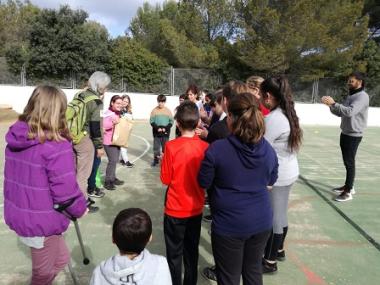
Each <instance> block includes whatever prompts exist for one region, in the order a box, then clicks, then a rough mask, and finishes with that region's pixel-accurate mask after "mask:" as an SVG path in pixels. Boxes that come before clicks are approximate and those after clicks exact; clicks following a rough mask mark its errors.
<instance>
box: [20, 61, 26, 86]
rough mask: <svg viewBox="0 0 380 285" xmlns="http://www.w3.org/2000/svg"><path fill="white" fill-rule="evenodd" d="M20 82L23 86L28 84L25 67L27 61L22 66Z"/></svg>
mask: <svg viewBox="0 0 380 285" xmlns="http://www.w3.org/2000/svg"><path fill="white" fill-rule="evenodd" d="M20 84H21V86H26V68H25V63H24V64H23V65H22V67H21V73H20Z"/></svg>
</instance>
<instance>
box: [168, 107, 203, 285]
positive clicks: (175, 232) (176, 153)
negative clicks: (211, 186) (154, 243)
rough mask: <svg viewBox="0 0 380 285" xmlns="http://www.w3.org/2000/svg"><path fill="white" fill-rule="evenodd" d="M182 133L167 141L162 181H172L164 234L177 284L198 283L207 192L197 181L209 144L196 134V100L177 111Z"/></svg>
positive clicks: (173, 276) (173, 275) (197, 117)
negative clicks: (202, 225)
mask: <svg viewBox="0 0 380 285" xmlns="http://www.w3.org/2000/svg"><path fill="white" fill-rule="evenodd" d="M175 119H176V121H177V126H178V127H179V129H180V131H181V137H179V138H177V139H174V140H172V141H170V142H168V143H167V144H166V147H165V155H164V158H163V160H162V165H161V181H162V183H163V184H165V185H168V189H167V193H166V202H165V216H164V236H165V244H166V257H167V259H168V263H169V268H170V273H171V275H172V281H173V284H174V285H180V284H182V283H181V269H182V268H181V267H182V256H183V259H184V268H185V274H184V284H189V285H191V284H194V285H195V284H196V283H197V273H198V268H197V267H198V244H199V237H200V231H201V220H202V211H203V205H204V200H205V192H204V189H202V188H201V187H200V186H199V185H198V182H197V175H198V171H199V167H200V163H201V161H202V159H203V156H204V153H205V150H206V149H207V147H208V144H207V143H206V142H204V141H202V140H201V139H200V138H199V137H198V136H197V135H195V128H196V127H197V125H198V123H199V121H200V117H199V111H198V107H197V106H196V105H195V103H193V102H190V101H186V102H184V103H182V104H181V105H180V106H179V107H178V108H177V113H176V115H175Z"/></svg>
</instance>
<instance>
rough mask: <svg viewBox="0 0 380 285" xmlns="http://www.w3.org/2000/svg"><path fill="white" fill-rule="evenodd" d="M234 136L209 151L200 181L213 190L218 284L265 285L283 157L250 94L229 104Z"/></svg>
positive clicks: (212, 204)
mask: <svg viewBox="0 0 380 285" xmlns="http://www.w3.org/2000/svg"><path fill="white" fill-rule="evenodd" d="M227 124H228V128H229V129H230V131H231V135H230V136H228V137H227V138H224V139H220V140H217V141H215V142H214V143H212V144H211V145H210V147H209V148H208V150H207V151H206V155H205V158H204V160H203V162H202V164H201V169H200V172H199V175H198V181H199V184H200V185H201V187H204V188H210V189H209V191H210V196H209V197H210V207H211V209H212V216H213V217H212V218H213V219H212V221H213V222H212V224H211V243H212V250H213V255H214V260H215V263H216V275H217V280H218V284H222V285H223V284H228V285H234V284H240V276H241V275H242V276H243V284H255V285H261V284H262V273H261V260H262V255H263V252H264V247H265V244H266V241H267V239H268V237H269V235H270V232H271V229H272V219H273V218H272V209H271V205H270V198H269V193H268V190H267V186H268V185H273V184H274V182H275V181H276V179H277V157H276V153H275V151H274V150H273V148H272V147H271V146H270V144H269V143H268V142H267V141H266V140H265V139H264V138H263V135H264V130H265V128H264V119H263V116H262V114H261V112H260V110H259V109H258V104H257V102H256V101H255V99H254V97H253V96H252V94H250V93H243V94H239V95H236V96H234V97H233V98H232V99H231V100H230V101H229V103H228V117H227Z"/></svg>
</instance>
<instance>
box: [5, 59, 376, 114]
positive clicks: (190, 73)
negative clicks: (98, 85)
mask: <svg viewBox="0 0 380 285" xmlns="http://www.w3.org/2000/svg"><path fill="white" fill-rule="evenodd" d="M87 77H88V75H81V76H78V75H76V74H74V73H72V74H70V76H67V77H66V78H62V79H52V78H49V76H46V79H44V80H41V79H33V78H31V77H30V76H28V73H27V71H25V70H23V71H22V72H21V73H20V74H19V75H14V74H12V73H11V72H10V71H9V69H8V66H7V63H6V60H5V58H3V57H0V84H7V85H21V86H25V85H28V86H35V85H37V84H43V83H49V84H54V85H56V86H59V87H61V88H72V89H75V88H78V89H81V88H83V87H85V86H86V81H87ZM288 78H289V82H290V84H291V86H292V89H293V94H294V98H295V100H296V101H298V102H304V103H319V102H320V101H321V97H322V96H325V95H328V96H332V97H333V98H334V99H335V100H336V101H338V102H341V101H342V100H343V97H345V96H346V94H347V84H346V79H344V78H321V79H315V80H311V81H310V80H309V81H305V80H302V79H301V77H300V76H296V75H288ZM140 80H141V79H140ZM190 84H196V85H197V86H199V87H200V88H201V89H207V90H209V91H212V90H215V89H216V88H217V87H219V86H221V85H222V84H223V82H222V79H221V76H220V75H219V74H217V73H215V72H214V71H212V70H208V69H185V68H165V69H163V70H162V72H161V76H160V77H158V78H157V79H156V80H155V82H153V83H152V82H151V81H150V82H141V81H135V82H128V80H126V79H125V78H123V77H122V76H119V77H118V76H113V78H112V82H111V86H110V87H109V90H110V91H113V92H140V93H154V94H166V95H180V94H183V93H184V92H185V91H186V89H187V87H188V86H189V85H190ZM366 91H367V93H368V94H369V96H370V105H371V106H380V82H366Z"/></svg>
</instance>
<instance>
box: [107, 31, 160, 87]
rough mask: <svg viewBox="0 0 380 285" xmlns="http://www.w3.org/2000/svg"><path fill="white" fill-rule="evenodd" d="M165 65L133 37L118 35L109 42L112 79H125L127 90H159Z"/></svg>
mask: <svg viewBox="0 0 380 285" xmlns="http://www.w3.org/2000/svg"><path fill="white" fill-rule="evenodd" d="M165 67H167V64H166V63H165V62H164V61H162V60H161V59H160V58H158V57H157V56H156V55H155V54H154V53H152V52H150V51H148V50H147V49H145V48H144V47H143V46H142V44H140V43H139V42H138V41H136V40H134V39H130V38H128V37H119V38H117V39H116V40H114V41H113V43H112V44H111V59H110V65H109V70H110V72H111V75H112V80H113V81H114V82H115V81H120V80H121V79H123V80H125V81H126V82H127V85H128V90H132V91H134V90H139V91H140V90H145V91H151V92H160V91H161V89H160V88H159V86H160V85H161V84H162V81H163V72H164V69H165ZM161 87H162V86H161Z"/></svg>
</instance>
